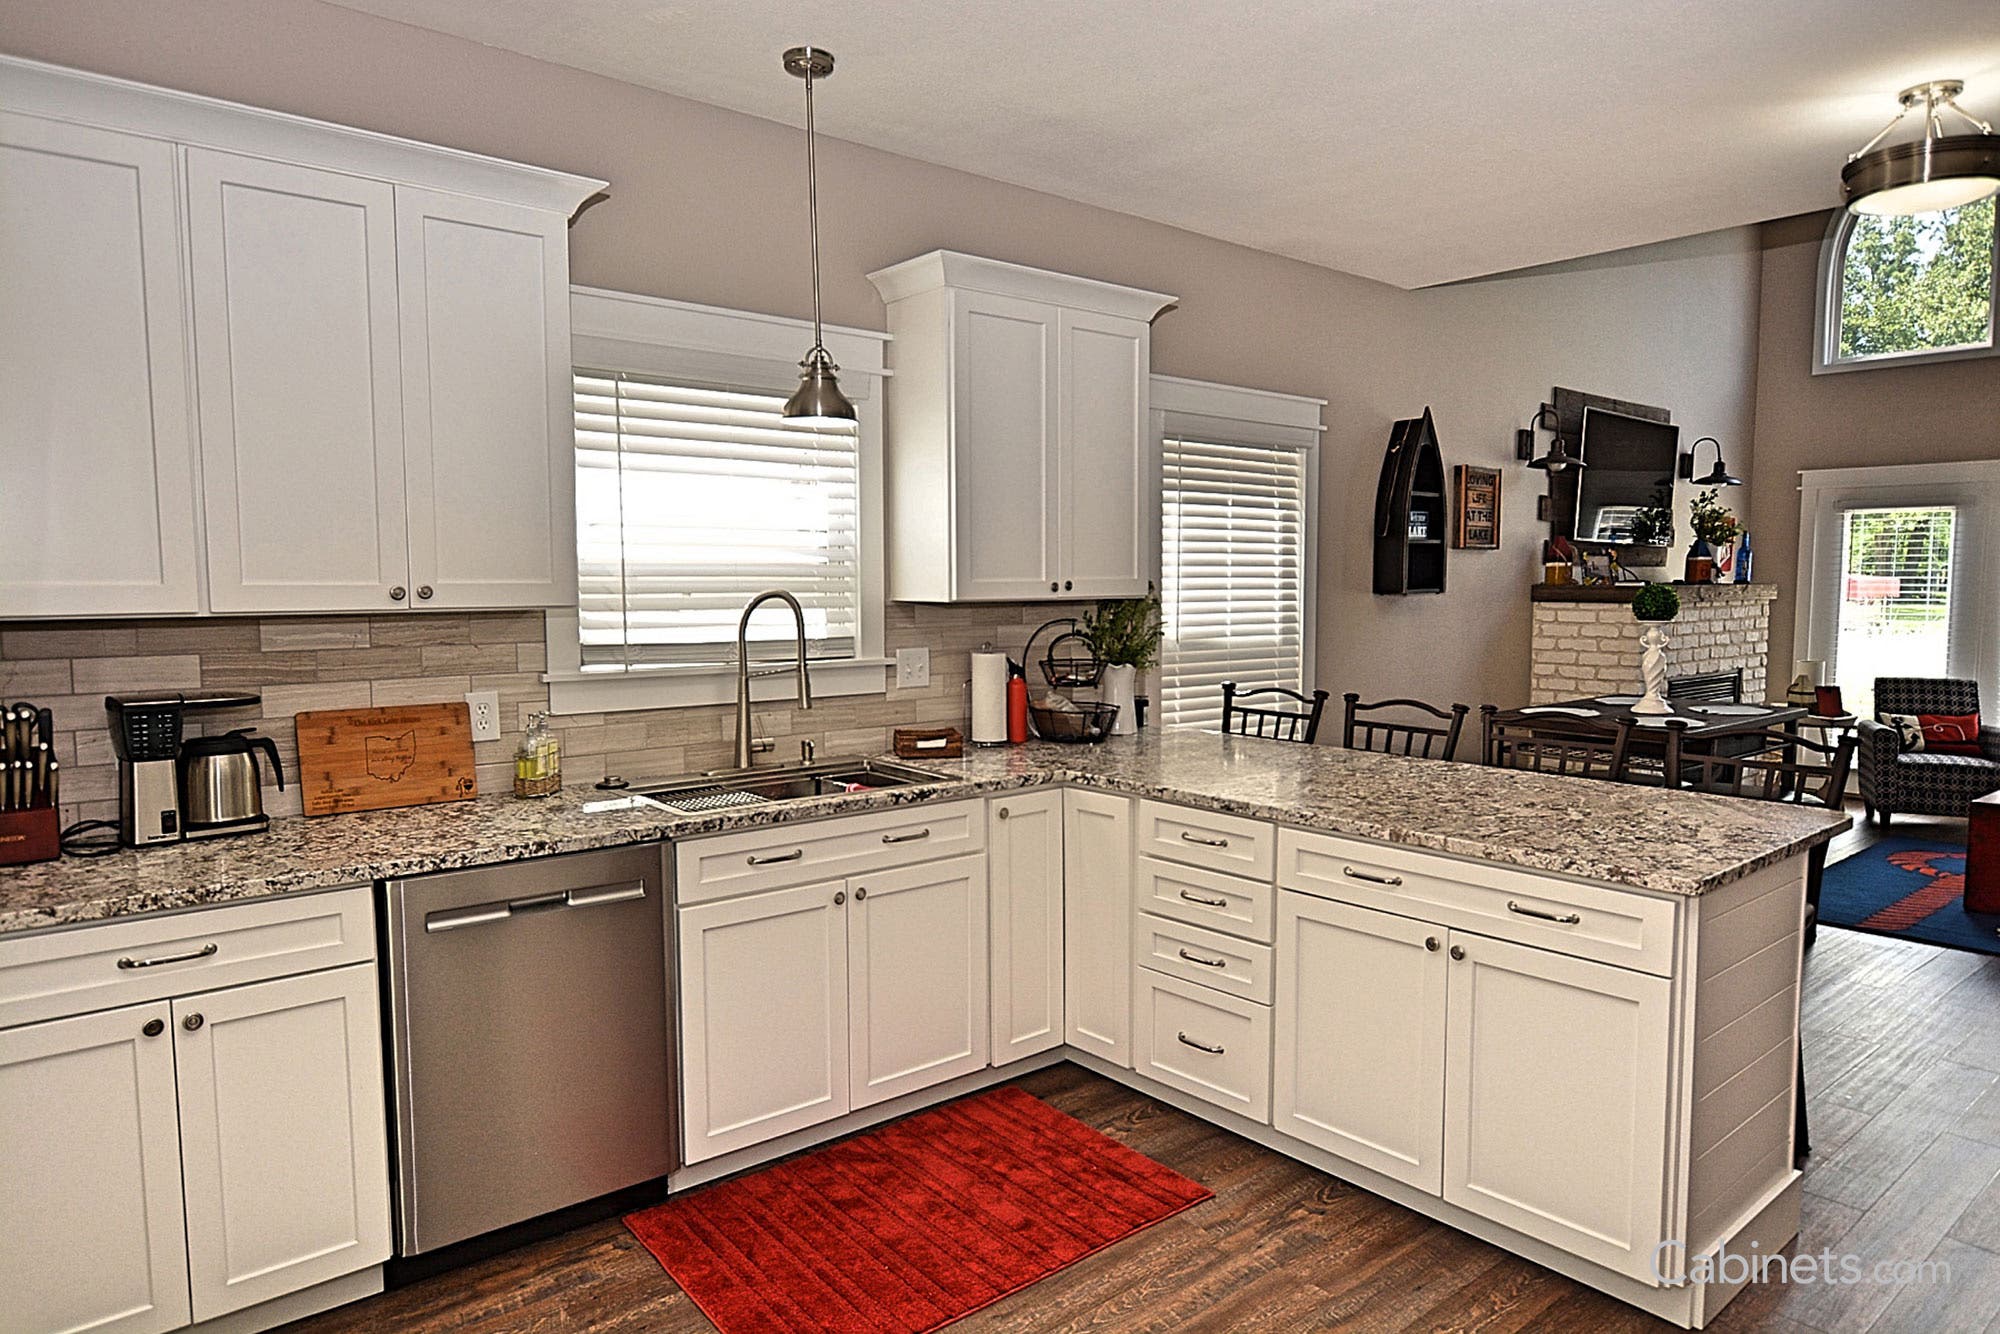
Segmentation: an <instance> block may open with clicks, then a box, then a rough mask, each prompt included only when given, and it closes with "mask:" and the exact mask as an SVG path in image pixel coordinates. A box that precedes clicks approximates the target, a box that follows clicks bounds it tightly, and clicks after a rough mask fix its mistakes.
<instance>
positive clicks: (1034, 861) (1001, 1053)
mask: <svg viewBox="0 0 2000 1334" xmlns="http://www.w3.org/2000/svg"><path fill="white" fill-rule="evenodd" d="M986 848H987V896H988V898H987V902H988V905H989V907H988V920H989V922H990V932H991V935H990V939H989V941H988V947H987V956H988V958H989V959H990V960H991V966H992V985H991V987H990V988H989V991H988V994H989V996H990V997H991V1009H992V1034H991V1045H992V1058H993V1064H995V1065H1006V1064H1007V1063H1008V1062H1010V1061H1017V1060H1020V1059H1021V1058H1023V1057H1027V1056H1033V1055H1034V1054H1035V1053H1037V1052H1043V1051H1047V1050H1049V1049H1050V1048H1051V1047H1059V1046H1061V1045H1062V1041H1063V805H1062V793H1060V792H1023V793H1020V794H1018V795H1016V796H1009V797H1000V798H995V799H994V800H993V801H991V802H989V803H988V804H987V823H986Z"/></svg>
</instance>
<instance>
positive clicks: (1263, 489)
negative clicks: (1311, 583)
mask: <svg viewBox="0 0 2000 1334" xmlns="http://www.w3.org/2000/svg"><path fill="white" fill-rule="evenodd" d="M1161 452H1162V459H1161V463H1162V468H1161V491H1162V497H1161V499H1162V507H1161V525H1160V539H1161V562H1160V575H1161V581H1160V582H1161V588H1160V601H1161V608H1162V619H1163V624H1164V629H1165V633H1166V641H1165V643H1164V644H1163V646H1162V649H1161V654H1160V672H1159V675H1160V694H1161V701H1160V710H1161V717H1162V720H1163V721H1164V722H1165V724H1166V725H1167V726H1169V727H1209V728H1213V727H1219V726H1220V725H1221V723H1222V683H1223V682H1224V681H1234V682H1236V683H1237V684H1238V685H1241V686H1243V687H1244V688H1245V689H1251V688H1255V687H1257V686H1269V685H1279V686H1285V687H1287V688H1288V689H1292V690H1299V689H1302V688H1303V686H1304V677H1305V670H1306V616H1307V607H1306V559H1307V557H1306V477H1307V458H1308V456H1307V454H1306V452H1305V451H1304V450H1301V449H1291V448H1272V447H1266V446H1259V445H1241V444H1227V443H1223V442H1220V441H1212V440H1196V439H1186V438H1177V437H1176V436H1174V435H1172V434H1169V435H1168V437H1167V438H1166V440H1165V441H1164V442H1163V445H1162V451H1161Z"/></svg>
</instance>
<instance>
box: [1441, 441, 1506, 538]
mask: <svg viewBox="0 0 2000 1334" xmlns="http://www.w3.org/2000/svg"><path fill="white" fill-rule="evenodd" d="M1453 471H1454V472H1455V473H1456V474H1457V476H1458V486H1457V492H1458V496H1457V499H1458V504H1457V505H1456V506H1454V507H1453V509H1452V520H1453V523H1452V533H1451V544H1452V545H1453V546H1454V547H1458V548H1459V549H1461V550H1469V551H1492V550H1495V549H1497V548H1498V547H1499V545H1500V470H1499V469H1498V468H1475V467H1473V466H1472V465H1470V464H1466V463H1461V464H1459V465H1458V467H1457V468H1455V469H1454V470H1453Z"/></svg>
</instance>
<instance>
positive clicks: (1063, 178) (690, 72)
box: [337, 0, 2000, 287]
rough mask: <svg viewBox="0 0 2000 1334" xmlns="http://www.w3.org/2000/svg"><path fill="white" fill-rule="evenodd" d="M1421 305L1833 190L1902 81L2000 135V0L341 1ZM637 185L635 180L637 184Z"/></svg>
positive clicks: (1828, 198)
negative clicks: (818, 61)
mask: <svg viewBox="0 0 2000 1334" xmlns="http://www.w3.org/2000/svg"><path fill="white" fill-rule="evenodd" d="M337 2H338V3H342V4H344V5H346V7H348V8H351V9H359V10H365V11H367V12H369V13H373V14H379V15H383V16H386V17H389V18H394V19H399V20H402V21H404V22H407V23H412V24H416V25H418V26H420V27H425V28H432V29H436V30H438V31H441V32H448V33H455V34H458V35H460V36H464V37H469V38H472V39H474V40H477V41H480V42H484V43H486V44H488V45H492V46H498V47H502V48H505V49H508V50H512V51H518V52H521V53H523V54H525V55H530V56H534V57H537V58H540V59H543V60H548V61H553V62H556V63H558V64H563V65H571V66H574V67H576V68H579V69H585V70H591V71H594V72H596V73H599V74H605V75H608V76H610V77H612V78H615V79H621V80H624V81H626V82H629V83H635V84H641V85H644V86H646V87H650V88H657V89H660V90H662V91H665V92H670V93H677V94H680V95H681V96H684V97H690V98H694V99H696V100H698V101H702V102H709V103H714V104H716V105H718V106H724V107H729V108H733V109H735V110H738V111H744V112H748V113H750V114H752V115H756V116H764V117H768V118H771V119H774V120H781V121H785V122H788V123H792V124H797V123H800V122H801V121H802V120H803V112H802V110H801V95H800V89H799V84H798V81H797V80H795V79H793V78H790V77H788V76H787V75H786V74H785V73H784V72H783V70H782V69H781V68H780V67H779V64H778V55H779V53H780V52H781V51H782V50H783V49H784V48H785V47H787V46H790V45H794V44H799V43H804V42H808V41H809V42H812V43H813V44H816V45H820V46H824V47H826V48H828V49H829V50H831V51H833V52H834V54H835V56H836V57H837V58H838V60H839V67H838V69H837V70H836V71H835V74H834V76H833V78H832V79H831V80H829V81H828V83H827V84H826V85H825V88H824V91H823V93H822V94H821V96H820V97H819V99H818V102H819V106H818V111H819V124H820V128H821V131H822V132H823V133H825V134H828V135H831V136H834V137H838V138H843V139H850V140H853V141H856V142H859V143H863V144H868V145H871V146H873V147H876V148H882V149H887V150H889V151H891V152H895V153H901V154H904V155H907V156H909V157H915V158H922V159H924V160H926V161H930V162H936V163H942V164H944V165H947V166H952V167H958V168H961V169H963V170H966V171H970V172H975V173H978V174H979V175H982V176H989V177H994V178H997V179H1000V180H1003V181H1011V182H1014V183H1016V184H1019V185H1025V186H1030V187H1033V188H1034V189H1037V190H1044V191H1047V192H1049V193H1051V194H1056V195H1061V196H1064V197H1066V198H1069V199H1074V200H1079V201H1082V202H1084V203H1089V204H1096V205H1100V206H1102V207H1104V208H1109V209H1116V210H1118V211H1120V212H1123V213H1131V214H1137V215H1139V216H1141V217H1145V218H1152V219H1155V220H1157V221H1160V222H1166V223H1171V224H1173V225H1175V226H1179V227H1184V228H1187V229H1188V230H1190V231H1195V232H1201V233H1204V234H1206V235H1209V236H1216V237H1221V238H1223V239H1225V240H1229V241H1235V242H1239V243H1241V244H1243V245H1247V246H1252V247H1255V248H1257V249H1259V250H1267V251H1272V252H1275V253H1277V254H1281V255H1289V256H1292V257H1294V258H1297V259H1303V260H1308V261H1310V262H1312V263H1316V264H1322V265H1326V266H1328V267H1331V268H1335V269H1343V270H1346V271H1348V272H1351V273H1358V274H1363V275H1366V276H1367V277H1371V278H1378V279H1381V280H1382V281H1384V282H1389V283H1394V284H1396V285H1398V286H1401V287H1421V286H1427V285H1430V284H1434V283H1441V282H1449V281H1452V280H1455V279H1461V278H1468V277H1474V276H1478V275H1482V274H1490V273H1497V272H1503V271H1506V270H1510V269H1517V268H1523V267H1527V266H1531V265H1536V264H1545V263H1550V262H1553V261H1556V260H1562V259H1569V258H1574V257H1576V256H1579V255H1589V254H1598V253H1601V252H1604V251H1608V250H1615V249H1620V248H1623V247H1626V246H1632V245H1640V244H1644V243H1647V242H1652V241H1660V240H1665V239H1668V238H1670V237H1677V236H1687V235H1692V234H1694V233H1697V232H1704V231H1712V230H1714V229H1717V228H1722V227H1730V226H1736V225H1739V224H1743V223H1749V222H1758V221H1762V220H1764V219H1768V218H1776V217H1784V216H1788V215H1790V214H1794V213H1804V212H1808V211H1810V210H1813V209H1819V208H1825V207H1829V206H1831V205H1833V204H1834V203H1836V202H1838V194H1837V190H1838V185H1839V173H1840V166H1841V164H1842V162H1843V161H1845V158H1846V155H1847V154H1848V153H1849V152H1851V151H1853V150H1854V149H1855V148H1858V147H1860V145H1861V144H1862V143H1863V142H1864V141H1866V140H1867V139H1868V137H1869V136H1870V135H1872V134H1874V133H1875V131H1876V130H1877V129H1879V128H1880V127H1881V125H1882V124H1883V122H1885V121H1886V120H1887V119H1888V118H1889V116H1890V115H1892V114H1893V113H1894V111H1895V109H1896V108H1895V94H1896V92H1897V90H1898V89H1900V88H1902V87H1904V86H1906V85H1908V84H1912V83H1916V82H1919V81H1922V80H1925V79H1930V78H1943V77H1950V78H1963V79H1965V80H1966V82H1967V84H1968V89H1969V91H1968V93H1967V96H1966V98H1965V102H1966V104H1967V105H1968V106H1969V107H1970V109H1971V110H1972V111H1973V112H1974V113H1975V114H1977V115H1980V116H1982V117H1983V118H1985V119H1988V120H2000V4H1996V0H1751V2H1750V3H1745V2H1744V0H1400V2H1398V0H1292V2H1291V3H1282V2H1277V0H1259V2H1257V3H1222V4H1216V3H1211V4H1207V5H1190V4H1186V3H1173V2H1172V0H1120V2H1118V3H1089V2H1088V0H1086V2H1085V3H1076V0H988V3H984V4H960V3H940V2H939V0H848V2H847V3H841V4H825V5H817V6H802V5H798V4H796V3H778V2H777V0H728V2H727V3H714V2H713V0H711V2H710V3H701V2H700V0H588V2H587V3H581V4H579V3H576V0H337ZM614 188H615V183H614Z"/></svg>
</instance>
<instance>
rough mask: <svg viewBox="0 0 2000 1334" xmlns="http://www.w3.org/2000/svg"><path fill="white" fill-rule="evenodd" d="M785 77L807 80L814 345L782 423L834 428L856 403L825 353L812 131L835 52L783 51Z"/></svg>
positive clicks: (803, 363) (814, 49) (816, 165)
mask: <svg viewBox="0 0 2000 1334" xmlns="http://www.w3.org/2000/svg"><path fill="white" fill-rule="evenodd" d="M784 64H785V72H786V73H787V74H791V75H794V76H796V77H798V78H801V79H804V80H805V81H806V218H807V223H808V225H809V227H810V228H811V231H812V275H813V345H812V347H811V349H810V350H808V351H807V353H806V355H805V359H804V360H803V361H801V362H799V387H798V389H797V390H795V391H794V392H793V394H792V396H791V397H790V398H788V399H786V400H785V408H784V412H783V414H782V415H783V416H784V418H785V420H786V421H792V422H797V423H799V424H800V425H802V426H837V425H839V424H841V423H842V422H851V421H853V420H854V404H853V403H851V402H850V401H848V397H847V395H846V394H843V393H841V392H840V377H839V375H838V374H837V372H838V371H839V370H840V367H838V366H836V365H835V364H834V362H833V356H832V354H831V353H829V352H828V351H827V350H826V342H825V336H824V334H823V333H822V331H821V327H820V317H819V155H818V151H817V144H816V142H815V139H814V129H813V80H814V79H824V78H825V77H826V76H827V75H829V74H831V73H833V53H832V52H830V51H822V50H820V49H819V48H818V47H813V46H795V47H793V48H791V49H790V50H789V51H786V52H785V56H784Z"/></svg>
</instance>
